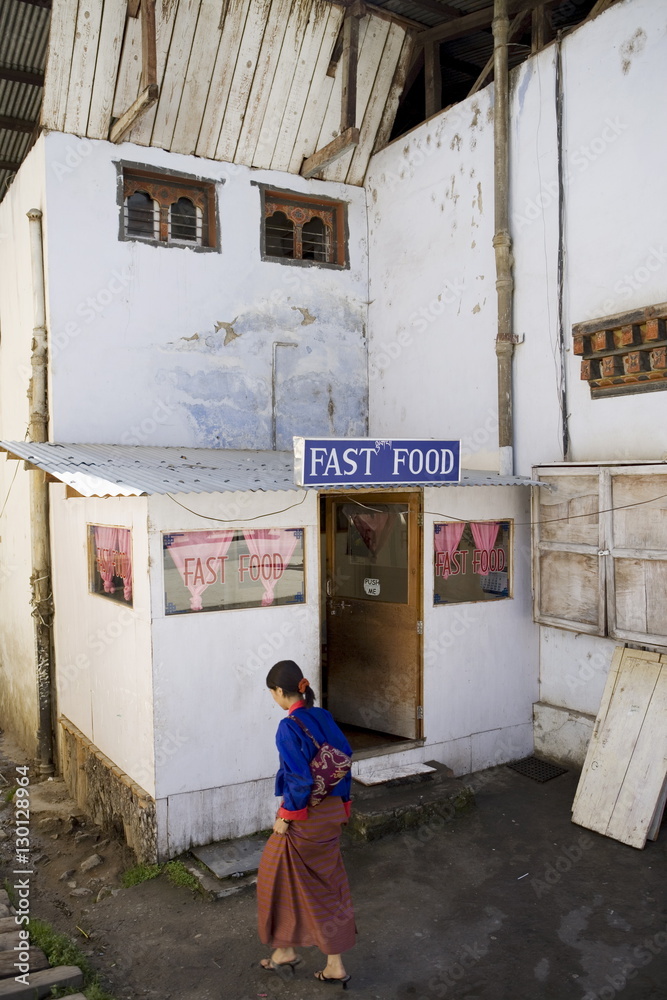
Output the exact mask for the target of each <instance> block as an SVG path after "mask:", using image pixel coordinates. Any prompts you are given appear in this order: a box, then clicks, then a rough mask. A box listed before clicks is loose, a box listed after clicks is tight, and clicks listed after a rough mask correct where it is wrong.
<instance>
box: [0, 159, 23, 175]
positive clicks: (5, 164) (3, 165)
mask: <svg viewBox="0 0 667 1000" xmlns="http://www.w3.org/2000/svg"><path fill="white" fill-rule="evenodd" d="M20 166H21V164H20V163H18V162H17V161H15V160H0V170H10V171H11V172H12V173H14V174H15V173H16V171H17V170H18V168H19V167H20Z"/></svg>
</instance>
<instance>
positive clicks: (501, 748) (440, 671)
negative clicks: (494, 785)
mask: <svg viewBox="0 0 667 1000" xmlns="http://www.w3.org/2000/svg"><path fill="white" fill-rule="evenodd" d="M529 501H530V498H529V490H528V489H526V488H524V487H497V486H490V487H462V488H458V489H457V488H455V487H448V488H446V489H433V488H426V489H425V490H424V511H425V514H424V549H425V552H424V718H425V735H426V747H425V748H424V750H425V756H424V759H425V760H428V759H429V756H430V757H433V756H435V757H436V759H441V760H443V761H444V762H445V763H447V764H449V766H450V767H452V768H453V769H454V771H455V772H456V773H469V772H470V771H477V770H480V769H482V768H484V767H490V766H491V765H493V764H499V763H502V762H504V761H508V760H513V759H516V758H517V757H523V756H525V755H526V754H528V753H530V752H531V751H532V747H533V735H532V704H533V702H534V701H535V700H536V697H537V665H538V656H539V650H538V629H537V626H536V625H535V624H534V623H533V621H532V619H531V611H530V607H531V592H530V574H529V572H527V569H528V567H529V565H530V534H529V528H528V526H527V524H526V522H527V521H529V520H530V502H529ZM448 519H454V520H462V521H474V520H479V521H485V520H486V521H488V520H494V521H496V520H512V521H513V522H514V537H513V548H512V560H513V573H512V576H513V596H512V597H511V598H509V599H505V600H498V601H482V602H475V603H467V604H451V605H437V606H434V604H433V533H434V532H433V525H434V524H435V522H436V521H441V520H448ZM432 744H438V747H437V752H435V753H433V752H432V751H431V752H430V753H429V749H430V747H431V745H432Z"/></svg>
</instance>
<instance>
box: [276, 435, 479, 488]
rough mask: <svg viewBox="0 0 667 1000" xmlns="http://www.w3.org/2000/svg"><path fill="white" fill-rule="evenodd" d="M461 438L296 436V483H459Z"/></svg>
mask: <svg viewBox="0 0 667 1000" xmlns="http://www.w3.org/2000/svg"><path fill="white" fill-rule="evenodd" d="M460 474H461V442H460V441H429V440H426V441H424V440H421V441H415V440H412V439H411V438H393V439H391V440H387V439H382V440H379V439H375V438H302V437H295V438H294V479H295V482H296V484H297V486H387V485H391V486H393V485H402V484H405V483H409V484H412V485H414V484H422V485H429V484H435V485H437V484H438V483H457V482H458V481H459V479H460Z"/></svg>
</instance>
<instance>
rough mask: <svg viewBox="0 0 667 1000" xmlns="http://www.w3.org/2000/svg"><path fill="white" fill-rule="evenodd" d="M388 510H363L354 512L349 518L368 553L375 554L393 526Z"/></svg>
mask: <svg viewBox="0 0 667 1000" xmlns="http://www.w3.org/2000/svg"><path fill="white" fill-rule="evenodd" d="M391 518H392V515H391V513H389V512H388V511H377V512H376V511H370V510H369V511H363V512H362V513H355V514H353V515H352V517H351V518H350V520H351V521H352V524H353V525H354V526H355V528H356V529H357V531H358V532H359V534H360V536H361V538H362V541H363V543H364V545H365V546H366V548H367V549H368V551H369V552H370V554H371V555H372V556H376V555H377V554H378V552H379V551H380V549H381V548H382V546H383V545H384V543H385V541H386V539H387V536H388V535H389V534H390V533H391V530H392V528H393V526H394V524H393V520H392V519H391Z"/></svg>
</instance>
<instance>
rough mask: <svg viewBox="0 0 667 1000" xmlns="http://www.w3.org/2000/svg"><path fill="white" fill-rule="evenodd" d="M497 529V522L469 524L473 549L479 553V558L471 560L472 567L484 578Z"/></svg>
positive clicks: (498, 526)
mask: <svg viewBox="0 0 667 1000" xmlns="http://www.w3.org/2000/svg"><path fill="white" fill-rule="evenodd" d="M499 528H500V522H499V521H481V522H474V521H471V522H470V530H471V531H472V537H473V538H474V540H475V548H476V549H477V551H478V552H479V557H477V558H473V567H474V570H475V572H477V573H479V574H480V575H481V576H486V575H487V574H488V572H489V566H490V564H491V553H492V551H493V548H494V546H495V544H496V538H497V537H498V529H499Z"/></svg>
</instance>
